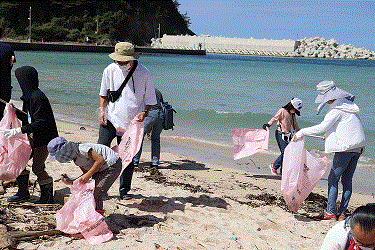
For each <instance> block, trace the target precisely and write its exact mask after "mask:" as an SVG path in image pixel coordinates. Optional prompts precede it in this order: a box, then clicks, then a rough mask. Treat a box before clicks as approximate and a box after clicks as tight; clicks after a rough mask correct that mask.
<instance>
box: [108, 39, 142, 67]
mask: <svg viewBox="0 0 375 250" xmlns="http://www.w3.org/2000/svg"><path fill="white" fill-rule="evenodd" d="M108 56H109V57H110V58H112V59H113V60H115V61H119V62H126V61H134V60H137V59H138V58H139V54H138V53H135V52H134V45H133V44H131V43H128V42H119V43H117V44H116V45H115V52H113V53H112V54H109V55H108Z"/></svg>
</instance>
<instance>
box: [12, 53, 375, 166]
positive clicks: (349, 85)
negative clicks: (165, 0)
mask: <svg viewBox="0 0 375 250" xmlns="http://www.w3.org/2000/svg"><path fill="white" fill-rule="evenodd" d="M16 58H17V63H16V64H15V65H14V68H13V71H14V70H15V69H16V68H17V67H20V66H24V65H30V66H33V67H35V68H36V69H37V70H38V72H39V79H40V88H41V89H42V90H43V92H44V93H45V94H46V95H47V96H48V98H49V99H50V101H51V103H53V106H54V109H55V110H56V114H55V115H56V117H57V118H58V119H62V120H67V121H73V122H77V123H82V124H86V125H89V126H94V127H98V122H97V111H96V110H97V108H98V106H99V95H98V93H99V87H100V82H101V76H102V72H103V70H104V68H105V67H106V66H107V65H108V64H109V63H111V59H110V58H109V57H108V55H107V54H105V53H73V52H17V51H16ZM139 61H140V62H141V63H142V64H143V65H145V66H146V67H147V68H148V69H149V70H150V72H151V73H152V76H153V78H154V84H155V87H157V88H158V89H159V90H160V91H161V92H162V93H163V96H164V100H165V101H168V102H169V103H171V104H172V105H173V107H174V108H175V109H176V110H177V114H176V115H175V123H176V128H175V130H173V131H164V132H163V133H162V135H163V136H164V137H182V138H189V139H194V140H198V141H200V142H204V143H209V144H213V145H220V146H225V147H228V148H230V147H232V145H233V142H232V137H231V130H232V129H235V128H261V127H262V124H264V123H266V122H268V121H269V119H270V118H271V117H272V116H273V115H274V114H275V113H276V112H277V110H278V109H279V108H280V107H282V106H283V105H285V104H287V103H288V102H289V101H290V99H292V98H293V97H298V98H300V99H302V100H303V102H304V107H303V109H302V111H301V116H300V117H297V122H298V124H299V126H300V127H301V128H303V127H306V126H311V125H314V124H317V123H320V122H321V121H322V119H323V118H324V111H325V110H324V111H323V112H322V114H320V115H319V116H317V115H316V107H317V104H315V103H314V100H315V97H316V91H315V86H316V84H318V83H319V82H320V81H322V80H333V81H335V82H336V84H337V86H338V87H340V88H342V89H344V90H346V91H348V92H351V93H352V94H354V95H355V96H356V99H355V102H356V103H357V104H358V106H359V107H360V109H361V119H362V121H363V124H364V127H365V131H366V137H367V141H368V146H367V147H366V151H365V152H364V154H363V157H361V163H360V164H361V165H362V166H365V167H372V166H374V158H375V157H374V151H375V147H374V143H373V142H374V139H375V105H373V104H374V103H375V96H374V92H375V81H374V79H375V61H366V60H329V59H306V58H277V57H255V56H240V55H215V54H208V55H206V56H187V55H141V58H140V60H139ZM12 77H13V79H12V81H13V82H12V83H13V84H12V85H13V86H14V88H13V94H12V99H15V100H17V99H19V97H20V96H21V92H20V88H19V85H18V84H17V80H16V78H15V77H14V73H13V76H12ZM274 129H275V126H273V127H272V129H271V133H272V135H271V136H270V140H271V147H270V151H271V153H272V152H273V153H275V154H277V153H278V149H277V146H276V143H275V139H274V135H273V132H274ZM307 147H308V149H316V150H318V151H323V150H324V144H323V142H322V140H320V139H316V138H307Z"/></svg>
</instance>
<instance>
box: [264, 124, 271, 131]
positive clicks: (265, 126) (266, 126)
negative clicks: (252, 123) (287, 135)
mask: <svg viewBox="0 0 375 250" xmlns="http://www.w3.org/2000/svg"><path fill="white" fill-rule="evenodd" d="M269 127H271V125H269V124H268V123H265V124H263V129H264V130H267V128H269Z"/></svg>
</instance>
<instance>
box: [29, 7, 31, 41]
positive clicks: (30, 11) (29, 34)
mask: <svg viewBox="0 0 375 250" xmlns="http://www.w3.org/2000/svg"><path fill="white" fill-rule="evenodd" d="M29 43H31V6H30V11H29Z"/></svg>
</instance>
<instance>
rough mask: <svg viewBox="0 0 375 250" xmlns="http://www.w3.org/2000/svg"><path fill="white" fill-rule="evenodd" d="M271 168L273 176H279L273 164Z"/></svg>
mask: <svg viewBox="0 0 375 250" xmlns="http://www.w3.org/2000/svg"><path fill="white" fill-rule="evenodd" d="M269 168H270V170H271V174H273V175H277V170H276V169H274V168H273V164H270V165H269Z"/></svg>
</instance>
